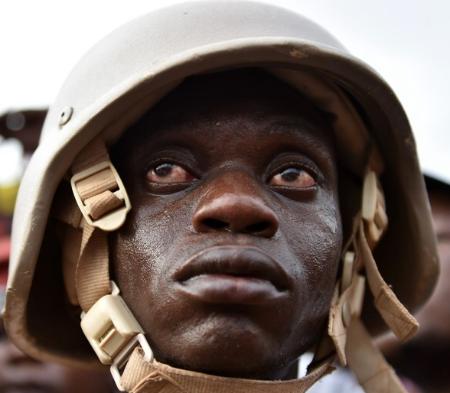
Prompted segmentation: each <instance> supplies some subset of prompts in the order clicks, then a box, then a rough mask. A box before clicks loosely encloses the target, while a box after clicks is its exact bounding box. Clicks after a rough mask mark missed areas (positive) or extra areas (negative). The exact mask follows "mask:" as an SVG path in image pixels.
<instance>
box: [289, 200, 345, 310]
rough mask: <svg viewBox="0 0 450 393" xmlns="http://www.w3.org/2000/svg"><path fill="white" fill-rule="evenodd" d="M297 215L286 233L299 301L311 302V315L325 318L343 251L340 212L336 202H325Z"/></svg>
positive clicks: (309, 306)
mask: <svg viewBox="0 0 450 393" xmlns="http://www.w3.org/2000/svg"><path fill="white" fill-rule="evenodd" d="M294 211H295V212H296V214H293V215H292V218H291V220H290V223H289V226H288V228H289V229H286V230H285V233H286V234H287V237H288V240H287V244H289V245H290V246H289V247H290V249H291V252H292V254H293V255H295V257H296V263H297V266H296V279H297V282H298V283H299V285H298V291H299V297H300V298H303V299H307V300H308V301H307V302H305V303H306V304H307V307H308V309H309V311H310V312H309V313H308V315H310V316H313V315H316V316H320V315H324V314H326V313H328V309H329V304H330V300H331V297H332V294H333V290H334V286H335V282H336V274H337V270H338V266H339V260H340V256H341V250H342V223H341V216H340V213H339V208H338V206H337V204H336V203H335V202H334V199H332V198H322V200H321V201H319V202H317V203H314V204H310V205H308V206H302V207H301V208H298V209H296V210H294ZM304 315H305V314H304Z"/></svg>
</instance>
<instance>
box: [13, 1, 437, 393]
mask: <svg viewBox="0 0 450 393" xmlns="http://www.w3.org/2000/svg"><path fill="white" fill-rule="evenodd" d="M116 167H117V169H116ZM388 215H389V226H388ZM12 243H13V257H12V263H13V266H12V276H11V278H10V281H9V289H8V294H7V304H6V314H5V315H6V324H7V330H8V333H9V334H10V335H11V337H12V338H13V339H14V340H15V342H16V343H17V345H18V346H19V347H20V348H22V349H23V350H24V351H26V352H28V353H29V354H30V355H32V356H36V357H40V358H44V359H54V360H60V361H63V362H71V363H84V364H86V363H89V362H90V363H94V362H95V361H94V358H93V356H92V353H93V351H92V349H90V348H88V347H87V345H86V340H84V339H83V338H82V336H81V330H80V329H79V326H78V325H79V322H78V320H79V318H80V315H81V328H82V330H83V333H84V335H85V336H86V338H87V341H88V342H89V343H90V344H91V346H92V348H93V350H94V352H95V353H96V355H97V356H98V358H99V360H100V362H101V363H103V364H108V365H110V366H111V372H112V374H113V377H114V379H115V380H116V382H117V385H118V387H119V388H120V389H122V390H125V391H132V392H160V391H164V392H272V391H273V392H304V391H306V390H307V389H308V388H309V387H310V386H311V385H312V384H314V383H315V381H316V380H318V379H320V378H321V376H323V375H325V374H326V373H328V372H329V371H330V370H331V369H332V366H331V363H332V362H333V359H334V358H335V356H336V355H337V358H338V359H339V361H340V362H341V363H342V364H347V363H348V364H349V366H350V368H351V369H352V370H353V371H354V372H355V374H356V376H357V378H358V380H359V382H360V383H361V385H362V386H363V387H364V389H365V390H366V392H375V391H377V392H378V391H389V392H402V391H403V388H402V386H401V384H400V383H399V381H398V379H397V377H396V376H395V373H394V372H393V371H392V369H391V368H390V367H389V366H388V365H387V364H386V362H385V361H384V359H383V357H382V356H381V354H380V353H379V351H378V350H377V349H376V348H375V347H374V346H373V345H372V343H371V338H370V334H369V331H370V332H371V333H372V334H376V333H377V332H380V331H382V330H384V329H385V327H386V325H387V326H388V327H389V328H391V329H392V330H393V331H394V333H395V334H396V335H397V336H398V337H399V338H400V339H401V340H407V339H408V338H409V337H411V336H412V335H413V334H414V333H415V331H416V330H417V322H416V321H415V320H414V318H413V317H412V316H411V315H410V314H409V312H408V311H407V309H406V308H405V306H404V305H403V304H405V305H406V306H408V308H410V309H415V308H416V307H417V306H419V305H420V304H422V303H423V302H424V300H425V299H426V298H427V296H428V295H429V293H430V291H431V289H432V287H433V285H434V282H435V278H436V274H437V258H436V248H435V241H434V236H433V232H432V230H431V220H430V212H429V208H428V205H427V201H426V194H425V189H424V184H423V179H422V177H421V174H420V171H419V167H418V163H417V157H416V152H415V147H414V141H413V138H412V134H411V130H410V127H409V124H408V121H407V119H406V116H405V114H404V112H403V110H402V107H401V105H400V103H399V102H398V100H397V99H396V97H395V95H394V94H393V92H392V91H391V90H390V88H389V87H388V86H387V85H386V83H385V82H384V81H383V80H382V79H381V78H380V77H379V76H378V75H377V74H376V73H375V72H374V71H373V70H371V69H370V68H369V67H368V66H367V65H365V64H364V63H362V62H360V61H359V60H356V59H355V58H353V57H351V55H349V54H348V53H347V52H346V51H345V49H344V48H343V47H342V45H341V44H340V43H339V42H338V41H337V40H336V39H335V38H334V37H332V36H331V35H330V34H329V33H328V32H326V31H325V30H323V29H322V28H320V27H319V26H317V25H315V24H314V23H312V22H311V21H309V20H307V19H305V18H303V17H301V16H299V15H296V14H294V13H292V12H289V11H287V10H283V9H279V8H277V7H273V6H270V5H267V4H258V3H255V2H246V1H236V2H224V1H223V2H222V1H213V2H193V3H186V4H182V5H176V6H172V7H169V8H167V9H163V10H160V11H157V12H154V13H152V14H149V15H147V16H144V17H142V18H140V19H137V20H135V21H133V22H130V23H129V24H127V25H125V26H124V27H122V28H120V29H118V30H117V31H115V32H113V33H112V34H111V35H110V36H108V37H107V38H105V39H104V40H103V41H101V42H100V43H99V44H98V45H97V46H96V47H94V48H93V49H92V50H91V51H90V52H89V53H88V54H87V55H86V57H85V58H84V59H83V60H82V61H81V62H80V63H79V64H78V66H77V67H76V68H75V69H74V71H73V72H72V74H71V75H70V76H69V78H68V80H67V81H66V83H65V84H64V86H63V88H62V90H61V92H60V94H59V96H58V98H57V100H56V102H55V103H54V105H53V106H52V107H51V109H50V111H49V114H48V116H47V119H46V123H45V127H44V130H43V135H42V139H41V145H40V147H39V148H38V150H37V152H36V153H35V155H34V157H33V159H32V160H31V162H30V165H29V169H28V170H27V173H26V174H25V177H24V179H23V183H22V185H21V189H20V192H19V197H18V202H17V211H16V216H15V221H14V228H13V240H12ZM365 287H367V291H364V289H365ZM394 290H395V293H394ZM364 292H366V294H367V296H366V302H365V304H364V305H363V303H364V302H363V300H364ZM373 305H374V306H375V307H373ZM380 315H381V317H382V318H381V319H380V318H379V316H380ZM382 320H383V321H384V322H382ZM363 321H364V322H363ZM308 350H313V351H314V359H313V361H312V362H311V364H310V365H309V371H308V373H307V375H306V376H302V377H300V378H296V377H297V375H296V365H297V359H298V357H299V356H300V355H301V354H302V353H304V352H305V351H308ZM383 389H384V390H383Z"/></svg>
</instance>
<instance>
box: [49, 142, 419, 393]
mask: <svg viewBox="0 0 450 393" xmlns="http://www.w3.org/2000/svg"><path fill="white" fill-rule="evenodd" d="M72 172H73V176H72V178H71V186H72V192H73V195H75V201H76V203H75V201H74V200H73V197H71V196H70V195H65V196H64V198H59V200H57V201H56V202H55V210H54V215H55V216H56V218H58V219H59V220H60V221H62V222H63V223H65V224H67V225H65V233H64V235H63V240H62V242H63V247H62V250H63V255H62V259H63V275H64V282H65V285H66V292H67V294H68V298H69V300H70V302H71V303H72V304H74V305H79V306H81V308H82V310H83V312H82V314H81V318H82V321H81V327H82V329H83V332H84V333H85V335H86V337H87V338H88V340H89V342H90V344H91V345H92V347H93V348H94V350H95V352H96V354H97V355H98V357H99V359H100V361H101V362H102V363H103V364H106V365H111V373H112V375H113V377H114V380H115V382H116V384H117V386H118V388H119V389H120V390H122V391H128V392H136V393H138V392H139V393H141V392H142V393H153V392H154V393H179V392H183V393H191V392H192V393H194V392H195V393H199V392H200V393H209V392H211V393H212V392H214V393H225V392H227V393H233V392H235V393H241V392H242V393H244V392H245V393H253V392H254V393H257V392H258V393H259V392H267V393H269V392H274V393H275V392H276V393H284V392H286V393H302V392H305V391H306V390H307V389H309V388H310V387H311V386H312V385H313V384H314V383H315V382H316V381H317V380H318V379H320V378H321V377H322V376H324V375H325V374H327V373H329V372H330V371H332V369H333V367H332V366H331V363H332V360H333V358H334V351H335V352H336V354H337V356H338V359H339V360H340V362H341V364H342V365H343V366H345V365H347V364H348V365H349V367H350V368H351V369H352V370H353V372H354V373H355V375H356V377H357V378H358V381H359V382H360V384H361V385H362V387H363V388H364V390H365V392H367V393H381V392H386V393H388V392H389V393H392V392H393V393H404V392H405V390H404V389H403V387H402V386H401V384H400V382H399V380H398V378H397V376H396V375H395V372H394V371H393V370H392V368H391V367H390V366H389V365H388V364H387V363H386V361H385V360H384V358H383V356H382V355H381V353H380V352H379V350H378V349H377V348H376V347H375V346H374V345H373V344H372V341H371V337H370V335H369V333H368V332H367V330H366V329H365V327H364V325H363V324H362V322H361V320H360V319H359V317H360V315H361V311H362V307H363V298H364V288H365V282H366V280H367V282H368V284H369V288H370V290H371V292H372V294H373V296H374V301H375V306H376V308H377V309H378V311H379V312H380V314H381V316H382V317H383V319H384V320H385V322H386V323H387V325H388V326H389V327H390V328H391V329H392V330H393V331H394V333H395V334H396V335H397V337H399V338H400V339H402V340H406V339H408V338H409V337H411V336H412V335H413V334H414V333H415V331H416V330H417V328H418V324H417V322H416V321H415V319H414V318H413V317H412V316H411V315H410V314H409V313H408V311H407V310H406V309H405V307H404V306H403V305H402V304H401V303H400V301H399V300H398V299H397V297H396V296H395V294H394V293H393V291H392V289H391V288H390V287H389V286H388V285H387V284H386V283H385V282H384V280H383V278H382V276H381V274H380V273H379V271H378V267H377V264H376V262H375V260H374V258H373V255H372V249H373V248H374V247H375V246H376V244H377V243H378V241H379V239H380V238H381V236H382V234H383V232H384V231H385V229H386V227H387V216H386V213H385V203H384V196H383V193H382V190H381V187H380V184H379V183H378V180H377V176H376V174H375V173H374V172H371V171H369V172H368V173H367V175H366V177H365V181H364V188H363V205H362V209H361V214H359V215H358V216H357V217H356V219H355V221H354V227H353V233H352V236H351V238H350V240H349V242H348V244H347V245H346V247H345V248H344V253H343V268H342V274H341V278H340V280H339V281H338V282H337V284H336V288H335V293H334V296H333V300H332V304H331V308H330V315H329V325H328V336H327V337H325V338H324V340H322V342H321V343H320V345H319V347H318V349H317V350H316V354H315V358H314V360H313V362H312V363H311V365H310V367H308V374H307V375H306V376H305V377H304V378H302V379H296V380H290V381H258V380H249V379H236V378H224V377H217V376H212V375H207V374H202V373H197V372H192V371H187V370H181V369H176V368H173V367H170V366H168V365H165V364H162V363H159V362H157V361H156V360H155V359H154V358H153V353H152V350H151V348H150V346H149V345H148V342H147V340H146V339H145V336H144V332H143V329H142V328H141V327H140V326H139V323H138V322H137V321H136V319H135V318H134V316H133V315H132V313H131V311H130V310H129V308H128V307H127V305H126V304H125V302H124V301H123V299H122V298H121V297H120V296H119V290H118V288H117V286H116V285H115V284H114V283H113V282H111V281H110V277H109V255H108V242H107V232H108V231H114V230H117V229H118V228H119V227H120V226H121V225H122V224H123V222H124V221H125V218H126V214H127V213H128V211H129V210H130V208H131V205H130V202H129V199H128V196H127V193H126V190H125V188H124V186H123V184H122V181H121V180H120V177H119V175H118V174H117V172H116V170H115V168H114V167H113V165H112V163H111V162H110V159H109V156H108V153H107V151H106V148H105V146H104V144H103V143H102V142H101V141H100V140H96V141H94V142H92V143H91V144H90V145H89V146H88V148H86V149H84V150H83V152H82V154H80V155H79V156H78V157H77V159H76V161H75V163H74V165H73V167H72Z"/></svg>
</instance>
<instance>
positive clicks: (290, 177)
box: [281, 168, 300, 182]
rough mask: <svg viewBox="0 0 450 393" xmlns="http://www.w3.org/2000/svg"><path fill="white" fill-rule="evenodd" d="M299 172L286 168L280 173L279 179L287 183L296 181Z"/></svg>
mask: <svg viewBox="0 0 450 393" xmlns="http://www.w3.org/2000/svg"><path fill="white" fill-rule="evenodd" d="M299 174H300V170H299V169H297V168H288V169H286V170H284V171H283V172H282V173H281V178H282V179H283V180H285V181H287V182H292V181H295V180H297V178H298V176H299Z"/></svg>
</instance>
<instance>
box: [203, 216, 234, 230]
mask: <svg viewBox="0 0 450 393" xmlns="http://www.w3.org/2000/svg"><path fill="white" fill-rule="evenodd" d="M203 225H204V226H206V227H208V228H211V229H227V228H228V227H229V225H228V224H227V223H226V222H224V221H221V220H218V219H216V218H206V219H205V220H203Z"/></svg>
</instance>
